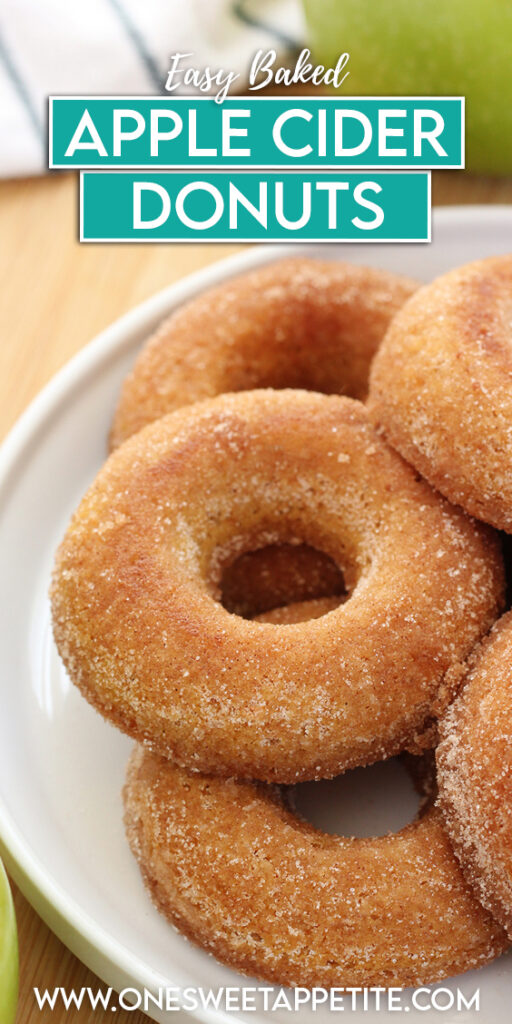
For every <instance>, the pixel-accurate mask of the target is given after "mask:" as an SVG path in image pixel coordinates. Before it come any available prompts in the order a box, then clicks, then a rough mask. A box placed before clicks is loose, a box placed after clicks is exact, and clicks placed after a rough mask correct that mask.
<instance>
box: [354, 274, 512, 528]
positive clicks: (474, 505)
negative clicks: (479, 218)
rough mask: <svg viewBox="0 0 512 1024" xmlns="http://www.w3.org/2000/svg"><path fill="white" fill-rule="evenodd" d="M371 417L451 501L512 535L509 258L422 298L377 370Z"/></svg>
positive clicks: (394, 328)
mask: <svg viewBox="0 0 512 1024" xmlns="http://www.w3.org/2000/svg"><path fill="white" fill-rule="evenodd" d="M368 407H369V410H370V414H371V416H372V417H373V419H374V421H375V423H376V424H377V425H378V427H379V428H381V429H382V431H383V432H384V434H385V436H386V437H387V439H388V440H389V442H390V443H391V444H392V445H394V447H395V448H397V449H398V451H399V452H400V453H401V454H402V455H403V456H404V458H406V459H407V460H408V461H409V462H411V463H412V465H413V466H415V467H416V469H418V470H419V472H420V473H421V474H422V475H423V476H424V477H425V478H426V479H427V480H429V481H430V483H431V484H432V485H433V486H434V487H437V488H438V489H439V490H440V491H441V493H442V494H444V495H445V496H446V497H447V498H449V500H450V501H452V502H454V503H455V504H459V505H462V506H463V508H465V509H466V510H467V511H468V512H470V513H471V515H474V516H476V517H477V518H479V519H482V520H484V522H488V523H491V524H492V525H493V526H496V527H498V528H499V529H502V530H506V531H508V532H511V531H512V474H511V472H510V466H511V464H512V255H510V256H498V257H495V258H493V259H487V260H481V261H479V262H476V263H470V264H468V265H466V266H464V267H461V268H459V269H457V270H453V271H451V272H450V273H449V274H445V275H444V276H443V277H440V278H438V279H437V280H436V281H434V282H433V283H432V284H430V285H426V286H425V287H423V288H420V289H419V290H418V291H417V292H416V294H415V295H413V296H412V298H410V299H409V300H408V302H407V303H406V304H405V306H404V307H403V309H402V310H401V311H400V312H399V313H398V314H397V316H396V318H395V319H394V321H393V322H392V323H391V326H390V328H389V330H388V332H387V334H386V337H385V339H384V341H383V343H382V345H381V347H380V349H379V353H378V355H377V357H376V359H375V361H374V364H373V366H372V372H371V381H370V397H369V403H368Z"/></svg>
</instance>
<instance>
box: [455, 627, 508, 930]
mask: <svg viewBox="0 0 512 1024" xmlns="http://www.w3.org/2000/svg"><path fill="white" fill-rule="evenodd" d="M472 661H473V665H472V668H471V671H470V673H469V675H468V677H467V681H466V682H465V684H464V688H463V690H462V692H461V693H460V695H459V696H458V697H457V699H456V701H455V702H454V704H453V705H452V706H451V708H450V709H449V711H448V712H447V714H446V716H445V718H444V719H443V721H442V722H441V744H440V746H439V748H438V751H437V762H438V776H439V804H440V807H441V809H442V812H443V815H444V818H445V820H446V827H447V829H448V831H449V834H450V837H451V839H452V842H453V845H454V849H455V852H456V854H457V856H458V858H459V860H460V862H461V865H462V867H463V870H464V872H465V874H466V877H467V879H468V881H470V882H471V884H472V885H473V886H474V887H475V890H476V893H477V895H478V898H479V899H480V900H481V902H482V903H483V905H484V906H485V907H487V908H488V909H489V910H490V911H491V913H492V914H493V916H494V917H495V918H496V920H497V921H500V922H501V924H503V926H504V927H505V928H506V929H507V931H508V934H509V935H510V936H512V613H511V612H509V613H508V614H507V615H504V616H503V618H502V619H500V621H499V622H498V623H497V625H496V626H495V627H494V629H493V630H492V632H491V634H490V636H489V638H488V639H487V640H486V641H485V642H484V643H483V644H482V646H481V648H480V650H479V651H478V652H477V653H476V656H475V657H474V658H473V659H472Z"/></svg>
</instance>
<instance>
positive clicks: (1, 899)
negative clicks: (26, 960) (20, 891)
mask: <svg viewBox="0 0 512 1024" xmlns="http://www.w3.org/2000/svg"><path fill="white" fill-rule="evenodd" d="M17 1001H18V936H17V931H16V918H15V916H14V906H13V902H12V896H11V890H10V887H9V882H8V880H7V875H6V873H5V871H4V869H3V866H2V862H1V861H0V1024H13V1021H14V1018H15V1016H16V1003H17Z"/></svg>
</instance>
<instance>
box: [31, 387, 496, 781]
mask: <svg viewBox="0 0 512 1024" xmlns="http://www.w3.org/2000/svg"><path fill="white" fill-rule="evenodd" d="M283 542H285V543H297V542H300V543H306V544H309V545H311V546H313V547H316V548H318V549H319V550H321V551H325V552H326V553H327V554H328V555H329V556H330V557H331V558H332V559H333V560H334V562H335V563H336V564H337V565H338V566H339V567H340V569H341V571H342V573H343V576H344V579H345V583H346V586H347V589H348V592H349V594H350V598H349V600H347V601H345V602H344V603H343V604H341V605H340V606H339V607H338V608H335V609H334V610H333V611H331V612H329V613H328V614H327V615H323V616H322V617H320V618H317V619H312V620H309V621H308V622H305V623H300V622H299V623H295V624H289V625H283V624H281V625H276V624H275V623H268V622H266V623H265V622H256V621H247V620H245V619H242V618H240V617H239V616H237V615H233V614H230V613H229V612H227V611H226V610H225V609H224V608H223V607H222V605H221V604H220V603H219V601H218V597H219V592H218V587H219V580H220V579H221V577H222V571H223V567H224V566H225V565H227V564H229V563H230V562H231V561H233V560H234V559H235V558H237V557H238V556H239V555H240V554H241V553H243V552H244V551H246V550H252V549H254V548H256V547H259V546H262V545H265V544H271V543H283ZM51 596H52V609H53V625H54V634H55V639H56V642H57V645H58V648H59V651H60V654H61V657H62V659H63V661H64V664H65V665H66V668H67V670H68V672H69V675H70V677H71V679H72V680H73V682H74V683H76V685H77V686H78V687H79V688H80V689H81V691H82V693H83V694H84V695H85V696H86V698H87V699H88V700H89V701H90V702H91V703H92V704H93V705H94V706H95V707H96V708H97V709H98V710H99V711H100V712H101V713H102V714H103V715H104V716H105V717H106V718H108V719H109V720H110V721H112V722H113V723H114V724H115V725H117V726H118V727H119V728H121V729H123V730H124V731H125V732H127V733H129V734H130V735H132V736H133V737H134V738H136V739H137V740H139V741H145V742H146V743H147V744H149V745H150V746H151V747H152V748H153V749H154V750H155V751H156V752H158V753H160V754H162V755H164V756H168V757H171V758H172V759H174V760H175V761H176V762H177V763H178V764H181V765H184V766H187V767H191V768H195V769H197V770H201V771H209V772H213V773H217V774H222V775H238V776H243V777H249V778H259V779H263V780H267V781H279V782H293V781H296V780H299V779H308V778H309V779H311V778H322V777H330V776H333V775H336V774H338V773H339V772H340V771H342V770H343V769H345V768H348V767H351V766H354V765H358V764H367V763H371V762H373V761H375V760H378V759H380V758H382V757H384V756H387V755H391V754H393V753H396V752H399V751H400V750H401V749H403V748H404V747H405V746H406V745H407V744H408V742H409V741H410V740H411V738H414V737H415V736H416V735H417V734H418V732H420V731H421V729H422V728H423V727H424V725H425V724H429V723H430V721H431V719H432V717H435V716H436V715H438V714H439V713H440V712H442V711H443V710H444V708H445V707H446V705H447V704H448V703H449V702H450V700H451V699H452V697H453V694H454V692H455V689H456V687H457V685H458V682H459V679H460V676H461V672H462V665H463V662H464V660H465V659H466V657H467V655H468V654H469V652H470V651H471V649H472V648H473V646H474V645H475V643H476V642H477V641H478V639H479V638H480V637H481V636H482V635H484V634H485V633H486V632H487V631H488V629H489V627H490V625H491V624H492V622H493V621H494V620H495V619H496V617H497V615H498V613H499V611H500V609H501V606H502V600H503V566H502V559H501V552H500V548H499V542H498V540H497V538H496V535H495V534H494V533H493V531H491V530H489V529H488V528H486V527H484V526H481V525H479V524H476V523H475V522H474V521H473V520H471V519H470V518H469V517H467V516H466V515H465V514H464V513H463V512H461V511H459V510H456V509H453V508H451V507H450V506H449V505H448V504H447V503H446V502H445V501H444V500H443V499H442V498H441V497H440V496H439V495H438V494H436V493H435V492H434V491H432V490H431V488H430V487H429V486H428V484H426V483H425V482H424V481H422V480H421V479H419V478H418V477H417V476H416V474H415V473H414V472H413V470H412V469H411V468H410V467H409V466H408V465H407V464H406V463H405V462H403V460H402V459H401V458H400V457H399V456H398V455H397V454H396V453H395V452H394V451H393V450H392V449H390V448H389V447H388V445H387V444H385V442H383V441H382V440H381V439H380V438H379V437H378V435H377V434H376V432H375V430H374V428H373V427H372V425H371V423H370V421H369V418H368V415H367V412H366V409H365V407H364V406H363V405H362V404H361V403H359V402H355V401H353V400H351V399H348V398H340V397H338V396H330V397H328V396H325V395H318V394H314V393H311V392H298V391H272V390H267V391H256V392H246V393H244V394H239V395H227V396H222V397H219V398H216V399H213V400H211V401H207V402H202V403H198V404H196V405H195V406H191V407H187V408H185V409H182V410H179V411H178V412H175V413H172V414H170V415H169V416H167V417H164V418H163V419H162V420H160V421H158V422H157V423H154V424H152V425H150V426H148V427H147V428H145V430H143V431H141V432H140V433H139V434H137V435H136V436H134V437H133V438H131V439H130V440H129V441H128V442H126V443H125V444H124V445H123V446H121V448H119V449H118V450H117V451H116V452H114V453H113V454H112V455H111V456H110V458H109V459H108V461H107V463H106V464H105V466H104V467H103V469H102V470H101V471H100V473H99V475H98V477H97V480H96V482H95V483H94V484H93V486H92V487H91V489H90V490H89V492H88V493H87V495H86V496H85V498H84V499H83V501H82V503H81V505H80V507H79V509H78V511H77V512H76V513H75V515H74V517H73V519H72V521H71V523H70V526H69V528H68V530H67V533H66V536H65V538H64V540H63V542H62V544H61V546H60V548H59V551H58V553H57V557H56V563H55V571H54V577H53V585H52V595H51Z"/></svg>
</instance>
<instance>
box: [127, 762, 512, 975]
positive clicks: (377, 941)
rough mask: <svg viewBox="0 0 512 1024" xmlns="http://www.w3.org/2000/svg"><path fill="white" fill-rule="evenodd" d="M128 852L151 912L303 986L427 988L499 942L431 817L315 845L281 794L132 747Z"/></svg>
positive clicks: (313, 832) (490, 952)
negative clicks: (191, 769) (384, 832)
mask: <svg viewBox="0 0 512 1024" xmlns="http://www.w3.org/2000/svg"><path fill="white" fill-rule="evenodd" d="M124 805H125V824H126V831H127V836H128V841H129V844H130V847H131V849H132V851H133V854H134V856H135V858H136V860H137V861H138V864H139V867H140V870H141V873H142V877H143V880H144V882H145V885H146V886H147V889H148V890H149V893H150V895H151V897H152V899H153V902H154V903H155V905H156V907H157V909H158V910H159V911H161V912H162V913H163V914H165V916H166V917H167V918H168V919H169V920H170V921H171V922H172V924H174V925H175V926H176V927H177V928H178V929H179V930H180V931H181V932H183V933H184V934H185V935H186V936H187V937H188V938H189V939H191V940H192V941H193V942H195V943H197V944H198V945H200V946H202V947H204V949H206V950H208V952H210V953H213V954H214V955H215V956H216V957H217V959H219V960H220V961H222V963H225V964H228V965H229V966H231V967H234V968H236V969H237V970H239V971H242V972H243V973H247V974H251V975H253V976H256V978H259V979H262V980H265V981H270V982H274V983H277V984H279V985H293V986H297V985H299V986H306V987H317V986H318V987H325V988H328V987H333V986H343V987H348V986H363V987H369V986H373V985H383V986H406V985H420V984H428V983H430V982H434V981H437V980H439V979H441V978H446V977H448V976H450V975H454V974H458V973H459V972H460V971H466V970H469V969H470V968H474V967H479V966H480V965H482V964H484V963H486V962H487V961H488V960H491V959H492V958H493V957H495V956H497V955H498V954H499V953H501V952H502V951H503V950H504V949H505V947H506V945H507V940H506V936H505V933H504V932H503V931H502V929H501V928H500V926H499V925H497V924H496V923H495V922H494V921H493V919H492V917H491V915H490V914H489V913H488V912H486V911H485V910H484V909H483V907H481V906H480V904H479V903H478V901H477V900H476V899H475V897H474V895H473V893H472V891H471V889H470V887H469V886H468V885H467V884H466V882H465V880H464V877H463V875H462V872H461V870H460V868H459V865H458V863H457V860H456V858H455V856H454V854H453V852H452V849H451V846H450V844H449V842H448V839H447V837H446V835H445V832H444V830H443V827H442V819H441V815H440V813H439V811H438V810H437V809H436V808H435V807H433V806H430V807H428V808H427V809H425V810H424V811H423V813H420V814H419V816H418V817H417V819H416V820H415V821H414V822H413V823H412V824H410V825H407V826H406V827H405V828H403V829H401V831H400V832H397V833H394V834H389V835H384V836H379V837H377V838H369V839H359V838H358V839H356V838H349V837H341V836H337V835H330V834H327V833H325V832H321V831H319V830H317V829H316V828H314V827H313V826H312V825H309V824H308V823H306V822H305V821H304V820H302V819H301V818H300V817H299V816H298V815H297V814H296V813H294V812H293V810H292V809H291V808H290V807H289V806H288V801H287V799H286V794H283V793H282V792H281V791H280V790H279V789H278V787H275V786H274V787H273V786H265V785H263V784H261V783H259V784H256V783H253V782H243V781H236V780H235V779H219V778H218V777H215V776H206V775H201V774H199V773H197V772H189V771H187V770H186V769H183V768H178V767H177V766H175V765H173V764H171V763H170V762H169V761H168V760H166V759H164V758H160V757H158V756H157V755H155V754H153V753H151V752H150V751H147V750H144V749H143V748H142V747H137V748H136V749H135V751H134V753H133V754H132V757H131V760H130V763H129V767H128V774H127V780H126V785H125V789H124Z"/></svg>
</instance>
